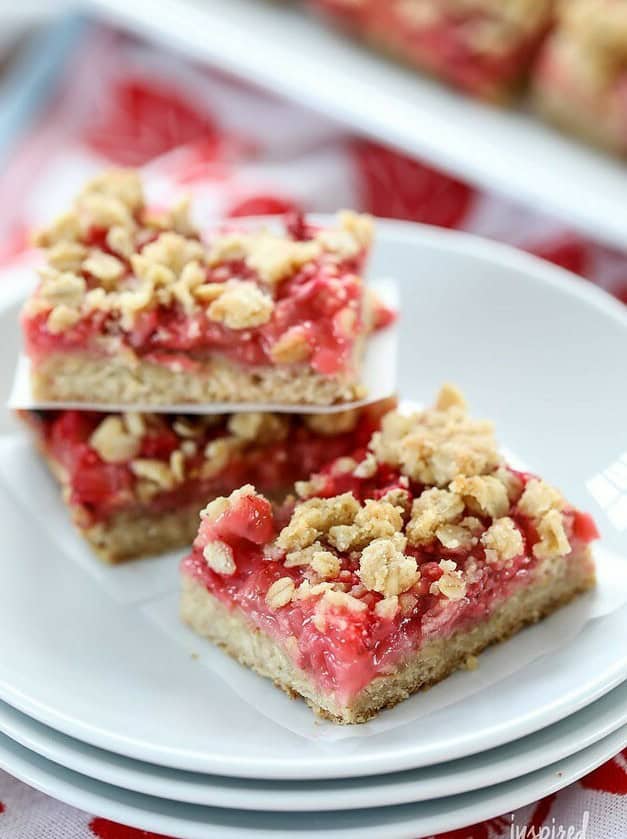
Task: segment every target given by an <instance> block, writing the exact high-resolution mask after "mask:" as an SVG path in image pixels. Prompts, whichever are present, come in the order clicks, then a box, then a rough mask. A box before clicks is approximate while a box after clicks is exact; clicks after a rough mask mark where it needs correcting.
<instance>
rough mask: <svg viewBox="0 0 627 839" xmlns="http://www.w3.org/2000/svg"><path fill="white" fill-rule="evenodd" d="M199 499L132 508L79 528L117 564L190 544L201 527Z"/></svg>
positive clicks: (103, 555) (96, 548)
mask: <svg viewBox="0 0 627 839" xmlns="http://www.w3.org/2000/svg"><path fill="white" fill-rule="evenodd" d="M199 506H200V505H199V503H198V502H194V503H192V504H188V505H187V506H185V507H180V508H178V509H176V510H170V511H167V512H150V511H147V510H128V511H124V512H120V513H115V514H114V515H112V516H111V517H110V518H109V519H107V521H106V522H102V523H99V524H94V525H91V526H90V527H86V528H84V527H81V526H80V525H79V524H77V529H78V530H79V532H80V533H81V535H82V536H84V537H85V539H86V540H87V541H88V542H89V544H90V545H91V547H92V548H93V550H94V551H95V553H96V554H97V555H98V556H99V557H100V559H102V560H103V561H104V562H107V563H110V564H117V563H120V562H126V561H127V560H129V559H141V558H144V557H149V556H155V555H156V554H162V553H167V551H173V550H177V549H182V548H187V547H189V545H191V543H192V542H193V541H194V536H195V535H196V531H197V530H198V509H199Z"/></svg>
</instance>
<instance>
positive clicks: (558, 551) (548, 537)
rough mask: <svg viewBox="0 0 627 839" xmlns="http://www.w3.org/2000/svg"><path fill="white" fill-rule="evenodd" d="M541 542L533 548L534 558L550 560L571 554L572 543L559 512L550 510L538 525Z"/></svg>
mask: <svg viewBox="0 0 627 839" xmlns="http://www.w3.org/2000/svg"><path fill="white" fill-rule="evenodd" d="M537 528H538V536H539V537H540V541H539V542H536V544H535V545H534V546H533V553H534V556H536V557H538V559H550V558H552V557H558V556H566V554H569V553H570V550H571V548H570V543H569V541H568V536H567V535H566V530H565V529H564V519H563V517H562V514H561V513H560V512H559V510H555V509H553V510H549V511H548V513H545V514H544V515H543V516H542V518H541V519H540V520H539V522H538V524H537Z"/></svg>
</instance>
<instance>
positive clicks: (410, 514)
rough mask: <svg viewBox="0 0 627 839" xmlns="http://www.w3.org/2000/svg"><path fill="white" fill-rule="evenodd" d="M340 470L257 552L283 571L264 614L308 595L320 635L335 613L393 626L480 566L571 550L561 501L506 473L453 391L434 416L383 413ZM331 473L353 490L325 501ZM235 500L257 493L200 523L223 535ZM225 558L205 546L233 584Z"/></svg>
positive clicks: (453, 595) (460, 592)
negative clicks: (365, 613) (364, 446)
mask: <svg viewBox="0 0 627 839" xmlns="http://www.w3.org/2000/svg"><path fill="white" fill-rule="evenodd" d="M341 461H343V462H342V463H340V462H339V461H336V463H335V464H334V465H333V466H331V468H330V470H328V474H327V473H321V474H320V475H318V476H314V478H313V479H312V480H311V481H309V482H306V483H301V484H299V485H298V486H297V489H298V491H299V493H300V495H301V500H300V501H298V502H296V503H295V506H294V507H293V509H292V511H291V515H290V517H289V519H288V520H287V521H286V522H285V523H284V524H283V526H282V527H281V528H280V529H279V530H278V533H277V535H276V537H275V538H274V540H273V541H271V542H270V543H268V544H266V545H265V546H264V548H263V555H264V559H266V560H268V561H272V562H277V563H280V565H282V566H283V568H284V569H285V572H284V573H283V575H282V576H280V577H279V578H278V579H277V580H276V581H275V582H274V583H273V584H272V585H271V586H270V588H269V590H268V592H267V595H266V603H267V605H268V606H269V607H270V609H273V610H275V609H281V608H283V607H284V606H286V605H287V604H288V603H290V602H292V601H294V602H295V601H298V600H303V599H307V598H312V597H313V598H317V603H316V608H315V621H316V625H317V626H318V625H319V627H320V628H323V627H324V625H325V622H326V620H327V617H328V613H329V610H333V609H334V608H336V607H338V606H341V607H342V608H345V609H349V610H353V611H359V612H360V611H362V610H363V609H366V608H370V609H371V610H372V611H373V612H374V613H375V614H376V615H377V616H378V617H380V618H381V619H391V618H393V617H394V616H396V615H397V614H398V613H399V612H400V613H402V614H408V613H411V610H412V609H413V608H414V606H415V605H416V603H417V602H418V600H419V598H420V597H422V596H424V595H425V594H429V595H434V596H437V597H438V598H441V599H442V600H443V601H452V602H456V601H460V600H463V599H464V598H465V597H466V595H467V590H468V587H469V586H471V585H472V584H473V583H474V582H475V581H476V579H478V577H477V573H478V563H482V564H484V565H485V566H486V567H490V566H492V567H495V568H501V569H507V568H508V567H509V566H511V564H512V562H513V561H514V560H515V559H516V558H519V557H522V556H523V555H524V554H531V555H532V556H534V557H535V558H536V559H538V560H545V559H547V560H548V559H551V558H555V557H560V556H564V555H566V554H568V553H569V552H570V550H571V545H570V541H569V535H568V531H569V525H568V521H567V518H566V517H565V515H564V514H565V512H567V505H566V502H565V501H564V499H563V498H562V496H561V495H560V493H559V492H558V491H557V490H556V489H554V488H553V487H551V486H549V485H548V484H546V483H545V482H544V481H541V480H539V479H536V478H527V477H525V478H523V477H521V475H519V474H518V473H516V472H514V471H512V470H510V469H509V468H508V467H506V465H505V464H504V463H503V460H502V457H501V456H500V454H499V452H498V449H497V446H496V443H495V440H494V437H493V433H492V428H491V426H490V425H489V424H488V423H485V422H482V421H477V420H473V419H471V418H470V417H469V416H468V414H467V412H466V407H465V403H464V401H463V398H462V397H461V394H459V392H458V391H457V390H456V389H455V388H452V387H450V386H447V387H445V388H443V390H442V391H441V393H440V395H439V397H438V400H437V402H436V404H435V406H434V407H433V408H429V409H427V410H424V411H420V412H417V413H414V414H412V415H409V416H404V415H401V414H400V413H398V412H392V413H389V414H387V415H386V416H385V417H384V419H383V423H382V428H381V431H379V432H376V433H375V434H374V435H373V436H372V438H371V441H370V447H369V450H368V452H367V453H366V455H365V456H364V458H363V459H362V460H360V461H359V462H357V461H356V460H355V459H353V458H342V459H341ZM338 464H339V468H338ZM329 474H330V475H331V476H336V477H337V476H338V475H340V476H341V478H342V480H344V481H349V482H351V481H352V485H351V484H350V483H349V484H347V486H349V485H350V486H351V489H350V490H347V491H345V492H341V493H340V494H334V495H331V496H328V493H326V491H325V486H327V481H328V477H329ZM382 475H383V476H384V477H381V476H382ZM241 492H247V493H251V492H253V493H254V490H253V488H252V487H247V488H245V489H244V490H242V491H240V493H236V494H234V495H232V496H231V497H230V498H221V499H219V500H218V501H214V502H212V503H211V504H209V506H208V507H207V508H206V509H205V511H204V512H203V516H204V518H205V519H206V520H208V521H210V522H214V523H217V524H218V525H219V521H220V519H221V517H222V516H223V515H224V514H225V512H227V511H234V510H236V509H237V506H238V503H239V500H240V498H241ZM315 493H320V494H319V495H316V494H315ZM325 493H326V494H325ZM308 496H313V497H308ZM216 544H217V548H214V547H213V546H212V545H216ZM227 548H228V545H227V544H225V543H221V542H220V540H218V541H217V543H214V542H211V541H210V542H209V543H208V544H207V546H206V548H205V551H206V553H205V558H206V559H207V557H208V556H210V557H212V559H211V561H210V560H209V559H207V561H208V562H209V564H210V567H211V568H212V569H213V570H215V571H217V572H218V573H222V574H228V575H232V574H235V573H236V570H237V568H236V563H237V558H236V557H235V556H234V555H233V553H232V552H231V554H230V555H229V556H230V559H231V560H232V562H229V563H228V570H227V571H218V565H220V567H226V566H225V563H222V562H221V560H218V561H217V562H216V561H214V559H213V556H214V550H217V551H218V554H219V556H222V554H223V553H224V552H225V551H226V549H227ZM425 556H426V557H427V559H428V560H429V563H428V565H429V574H428V578H425V577H424V574H425V570H424V569H425V567H426V566H425V565H424V564H423V560H424V558H425ZM372 595H374V597H373V596H372Z"/></svg>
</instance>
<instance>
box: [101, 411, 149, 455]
mask: <svg viewBox="0 0 627 839" xmlns="http://www.w3.org/2000/svg"><path fill="white" fill-rule="evenodd" d="M125 420H126V418H124V419H123V418H122V417H120V416H117V415H115V414H110V415H109V416H107V417H105V418H104V419H103V420H102V421H101V422H100V424H99V425H98V426H97V427H96V428H95V429H94V431H93V432H92V434H91V436H90V438H89V445H90V446H91V448H92V449H94V451H96V452H97V453H98V455H99V456H100V457H101V458H102V460H104V462H105V463H126V462H127V461H129V460H132V459H133V458H134V457H136V456H137V455H138V454H139V450H140V448H141V436H142V435H141V434H136V433H134V430H133V428H132V427H129V423H128V422H126V421H125ZM131 426H132V421H131Z"/></svg>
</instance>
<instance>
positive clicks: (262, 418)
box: [227, 411, 289, 444]
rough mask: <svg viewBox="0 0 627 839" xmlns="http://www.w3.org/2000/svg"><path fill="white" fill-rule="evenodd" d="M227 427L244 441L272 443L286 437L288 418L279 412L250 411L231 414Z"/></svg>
mask: <svg viewBox="0 0 627 839" xmlns="http://www.w3.org/2000/svg"><path fill="white" fill-rule="evenodd" d="M227 428H228V430H229V431H230V432H231V434H233V435H235V437H238V438H239V439H240V440H245V441H246V442H256V443H260V444H263V443H274V442H277V441H279V440H284V439H285V438H286V437H287V434H288V431H289V419H288V418H287V417H285V416H283V415H281V414H270V413H263V412H261V411H250V412H248V413H241V414H231V416H230V417H229V420H228V422H227Z"/></svg>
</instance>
